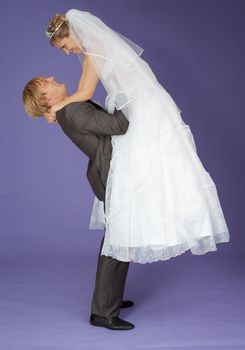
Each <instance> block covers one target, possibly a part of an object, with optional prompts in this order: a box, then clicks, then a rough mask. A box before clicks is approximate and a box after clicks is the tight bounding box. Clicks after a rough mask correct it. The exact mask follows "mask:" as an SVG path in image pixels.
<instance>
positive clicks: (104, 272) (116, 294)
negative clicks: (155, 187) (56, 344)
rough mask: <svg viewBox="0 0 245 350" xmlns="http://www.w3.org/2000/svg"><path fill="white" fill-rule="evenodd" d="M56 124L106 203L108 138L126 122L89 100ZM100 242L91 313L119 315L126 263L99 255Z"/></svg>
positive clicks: (64, 110)
mask: <svg viewBox="0 0 245 350" xmlns="http://www.w3.org/2000/svg"><path fill="white" fill-rule="evenodd" d="M56 118H57V120H58V123H59V125H60V126H61V128H62V130H63V131H64V132H65V134H66V135H67V136H68V137H69V138H70V139H71V141H72V142H73V143H74V144H75V145H76V146H77V147H79V149H80V150H81V151H82V152H83V153H85V154H86V155H87V156H88V157H89V162H88V168H87V178H88V181H89V183H90V185H91V187H92V189H93V192H94V194H95V195H96V197H97V198H98V199H99V200H101V201H105V190H106V181H107V176H108V172H109V168H110V160H111V152H112V145H111V135H122V134H125V133H126V131H127V129H128V125H129V122H128V120H127V118H126V117H125V116H124V114H123V113H122V112H120V111H116V112H114V114H109V113H107V111H106V110H105V109H104V108H102V107H101V106H99V105H98V104H96V103H95V102H93V101H91V100H89V101H86V102H74V103H70V104H69V105H67V106H65V107H64V108H62V109H61V110H60V111H58V112H57V113H56ZM103 241H104V237H103V238H102V241H101V246H100V251H99V257H98V264H97V272H96V282H95V288H94V293H93V299H92V305H91V312H92V313H94V314H96V315H99V316H104V317H112V316H118V315H119V312H120V306H121V301H122V297H123V291H124V287H125V282H126V276H127V272H128V267H129V262H123V261H118V260H116V259H114V258H112V257H109V256H105V255H101V249H102V245H103Z"/></svg>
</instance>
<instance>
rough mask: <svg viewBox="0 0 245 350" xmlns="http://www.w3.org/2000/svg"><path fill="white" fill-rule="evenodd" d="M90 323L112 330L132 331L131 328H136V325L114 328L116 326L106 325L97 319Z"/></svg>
mask: <svg viewBox="0 0 245 350" xmlns="http://www.w3.org/2000/svg"><path fill="white" fill-rule="evenodd" d="M90 324H91V325H92V326H97V327H104V328H107V329H110V330H112V331H130V330H131V329H133V328H134V326H133V327H132V328H114V327H110V326H106V325H104V324H101V323H99V322H98V323H97V322H96V321H90Z"/></svg>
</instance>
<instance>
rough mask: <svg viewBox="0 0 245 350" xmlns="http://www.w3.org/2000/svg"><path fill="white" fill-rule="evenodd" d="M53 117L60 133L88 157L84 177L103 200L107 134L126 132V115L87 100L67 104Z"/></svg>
mask: <svg viewBox="0 0 245 350" xmlns="http://www.w3.org/2000/svg"><path fill="white" fill-rule="evenodd" d="M56 118H57V121H58V123H59V125H60V126H61V128H62V130H63V131H64V133H65V134H66V135H67V136H68V137H69V138H70V139H71V141H72V142H73V143H74V144H75V145H76V146H77V147H78V148H79V149H80V150H81V151H82V152H83V153H85V154H86V155H87V156H88V158H89V162H88V168H87V173H86V175H87V179H88V181H89V183H90V186H91V187H92V190H93V192H94V194H95V195H96V197H97V198H98V199H99V200H101V201H105V190H106V181H107V176H108V172H109V168H110V160H111V153H112V145H111V135H122V134H125V133H126V131H127V129H128V125H129V122H128V120H127V118H126V117H125V116H124V114H123V113H122V112H121V111H116V112H114V113H113V114H109V113H108V112H107V111H106V110H105V109H104V108H102V107H101V106H99V105H98V104H96V103H95V102H93V101H91V100H88V101H85V102H74V103H70V104H68V105H67V106H65V107H64V108H62V109H61V110H59V111H58V112H57V113H56Z"/></svg>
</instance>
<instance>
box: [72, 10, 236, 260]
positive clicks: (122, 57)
mask: <svg viewBox="0 0 245 350" xmlns="http://www.w3.org/2000/svg"><path fill="white" fill-rule="evenodd" d="M66 17H67V18H68V21H69V25H70V27H71V29H72V31H73V33H74V35H75V36H76V38H77V40H78V41H79V44H80V45H81V46H82V48H83V54H85V55H90V56H91V58H92V62H93V63H94V66H95V68H96V69H97V72H98V74H99V76H100V79H101V81H102V83H103V85H104V87H105V89H106V91H107V93H108V95H107V98H106V107H107V110H108V112H113V110H114V109H115V108H116V109H118V110H122V112H123V113H124V114H125V116H126V118H127V119H128V120H129V128H128V131H127V133H126V134H125V135H119V136H112V146H113V151H112V157H111V163H110V170H109V174H108V179H107V187H106V199H105V212H104V209H103V202H101V201H99V200H98V199H97V198H96V197H95V200H94V205H93V210H92V214H91V219H90V225H89V228H90V229H105V239H104V244H103V248H102V252H101V254H102V255H107V256H112V257H113V258H116V259H117V260H120V261H133V262H138V263H147V262H150V263H151V262H155V261H159V260H166V259H170V258H171V257H175V256H177V255H179V254H182V253H183V252H185V251H187V250H190V251H191V253H192V254H197V255H200V254H205V253H207V252H209V251H215V250H217V247H216V244H217V243H222V242H228V241H229V240H230V237H229V231H228V227H227V225H226V221H225V218H224V215H223V211H222V208H221V205H220V201H219V197H218V193H217V188H216V185H215V183H214V181H213V180H212V178H211V176H210V174H209V173H208V172H207V171H206V169H205V168H204V166H203V164H202V162H201V160H200V159H199V157H198V154H197V149H196V145H195V140H194V137H193V134H192V132H191V129H190V127H189V125H187V124H186V123H185V122H184V121H183V119H182V117H181V111H180V109H179V108H178V106H177V105H176V103H175V102H174V100H173V98H172V97H171V96H170V94H169V93H168V92H167V91H166V90H165V89H164V88H163V86H162V85H161V84H160V83H159V82H158V81H157V79H156V77H155V75H154V73H153V72H152V70H151V68H150V67H149V65H148V64H147V63H146V62H145V61H144V60H143V59H142V58H141V57H140V56H141V54H142V52H143V49H142V48H141V47H140V46H138V45H137V44H135V43H133V42H132V41H131V40H129V39H127V38H125V37H124V36H122V35H121V34H119V33H117V32H115V31H113V30H112V29H110V28H109V27H108V26H107V25H106V24H104V23H103V22H102V21H101V20H100V19H99V18H97V17H95V16H94V15H92V14H90V13H89V12H83V11H79V10H74V9H73V10H70V11H68V12H67V14H66Z"/></svg>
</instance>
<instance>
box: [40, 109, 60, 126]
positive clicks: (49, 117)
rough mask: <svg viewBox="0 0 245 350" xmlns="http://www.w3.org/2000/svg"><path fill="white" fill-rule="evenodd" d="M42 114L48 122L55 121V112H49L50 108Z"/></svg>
mask: <svg viewBox="0 0 245 350" xmlns="http://www.w3.org/2000/svg"><path fill="white" fill-rule="evenodd" d="M43 116H44V118H45V119H46V121H47V122H48V123H49V124H54V123H57V119H56V113H53V112H52V113H51V111H50V109H49V110H48V111H47V112H46V113H44V114H43Z"/></svg>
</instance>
